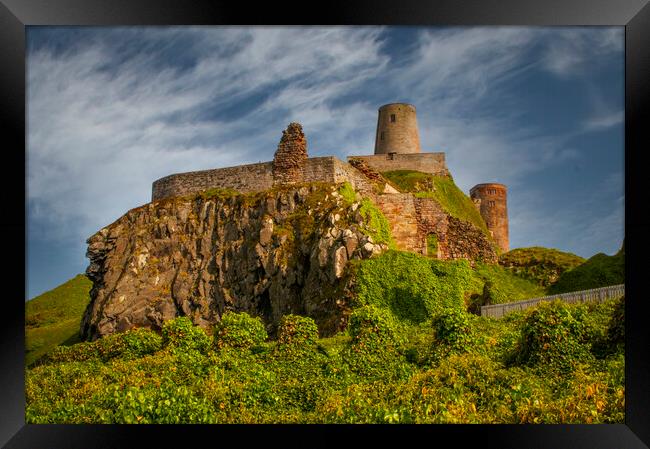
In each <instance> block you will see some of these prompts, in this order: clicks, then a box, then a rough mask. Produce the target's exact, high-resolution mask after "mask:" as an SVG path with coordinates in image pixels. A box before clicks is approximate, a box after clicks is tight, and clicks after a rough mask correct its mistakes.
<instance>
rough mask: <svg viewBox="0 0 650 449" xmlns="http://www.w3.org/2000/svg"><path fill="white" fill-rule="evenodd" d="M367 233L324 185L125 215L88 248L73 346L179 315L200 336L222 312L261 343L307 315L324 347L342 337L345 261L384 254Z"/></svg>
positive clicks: (161, 204) (176, 201)
mask: <svg viewBox="0 0 650 449" xmlns="http://www.w3.org/2000/svg"><path fill="white" fill-rule="evenodd" d="M359 199H360V198H359V197H357V200H359ZM367 226H368V225H367V224H366V223H364V222H363V216H362V214H361V213H360V211H359V203H358V202H351V201H349V200H344V199H343V198H342V196H341V195H340V194H339V193H338V191H337V187H336V186H334V185H327V184H305V185H295V186H283V187H276V188H274V189H271V190H268V191H265V192H261V193H255V194H238V193H236V192H231V191H224V190H213V191H208V192H205V193H203V194H200V195H196V196H192V197H177V198H170V199H165V200H161V201H157V202H153V203H150V204H147V205H145V206H142V207H140V208H137V209H133V210H131V211H129V212H128V213H126V214H125V215H124V216H122V217H121V218H120V219H118V220H117V221H115V222H114V223H113V224H111V225H109V226H107V227H105V228H103V229H102V230H100V231H99V232H97V233H96V234H95V235H93V236H92V237H90V238H89V239H88V252H87V257H88V258H89V259H90V265H89V267H88V269H87V271H86V273H87V275H88V277H89V278H90V279H91V280H92V281H93V288H92V290H91V302H90V304H89V306H88V308H87V309H86V311H85V313H84V317H83V320H82V328H81V332H82V337H83V338H84V339H96V338H98V337H101V336H104V335H107V334H111V333H114V332H121V331H124V330H127V329H129V328H132V327H150V328H153V329H159V328H160V327H161V326H162V324H163V321H165V320H168V319H171V318H174V317H176V316H179V315H185V316H188V317H190V318H191V319H192V321H193V322H194V323H195V324H197V325H200V326H202V327H204V328H206V329H210V328H211V326H212V325H213V324H214V323H215V322H217V321H218V320H219V317H220V316H221V315H222V314H223V313H224V312H225V311H226V310H235V311H245V312H248V313H249V314H251V315H254V316H260V317H261V318H262V319H263V320H264V322H265V323H266V325H267V330H268V331H269V332H270V333H271V334H273V333H274V332H275V329H276V327H277V325H278V323H279V320H280V318H281V316H282V315H284V314H288V313H296V314H301V315H307V316H310V317H312V318H314V320H315V321H316V323H317V324H318V326H319V330H320V333H321V335H322V336H326V335H331V334H333V333H335V332H336V331H338V330H339V329H342V328H343V327H344V326H345V317H346V311H347V304H346V291H347V282H348V280H347V279H346V276H345V268H346V265H347V263H348V261H349V260H351V259H361V258H367V257H370V256H371V255H373V254H375V253H378V252H381V251H383V250H384V249H386V245H385V244H379V243H374V242H373V241H372V238H370V237H369V236H368V235H367V232H366V230H365V228H366V227H367Z"/></svg>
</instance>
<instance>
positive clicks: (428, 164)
mask: <svg viewBox="0 0 650 449" xmlns="http://www.w3.org/2000/svg"><path fill="white" fill-rule="evenodd" d="M350 159H358V160H362V161H364V162H365V163H366V164H368V165H369V166H370V167H371V168H373V169H375V170H377V171H378V172H385V171H392V170H417V171H421V172H424V173H432V174H434V175H440V176H449V170H448V169H447V163H446V162H445V153H414V154H375V155H372V156H349V157H348V160H350Z"/></svg>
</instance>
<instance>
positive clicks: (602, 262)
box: [548, 249, 625, 295]
mask: <svg viewBox="0 0 650 449" xmlns="http://www.w3.org/2000/svg"><path fill="white" fill-rule="evenodd" d="M624 282H625V254H624V252H623V250H622V249H621V251H619V252H618V253H617V254H615V255H613V256H608V255H606V254H603V253H599V254H596V255H595V256H593V257H591V258H590V259H589V260H587V261H586V262H585V263H583V264H582V265H579V266H577V267H576V268H574V269H572V270H569V271H566V272H565V273H563V274H562V275H561V276H560V277H559V279H558V280H557V282H555V283H554V284H553V285H551V286H550V287H549V289H548V293H549V294H551V295H553V294H557V293H566V292H575V291H580V290H588V289H591V288H599V287H606V286H608V285H617V284H623V283H624Z"/></svg>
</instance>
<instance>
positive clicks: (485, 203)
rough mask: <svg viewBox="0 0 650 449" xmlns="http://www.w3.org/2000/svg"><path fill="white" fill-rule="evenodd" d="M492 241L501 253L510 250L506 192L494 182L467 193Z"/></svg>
mask: <svg viewBox="0 0 650 449" xmlns="http://www.w3.org/2000/svg"><path fill="white" fill-rule="evenodd" d="M469 195H470V196H471V197H472V200H474V203H475V204H476V205H477V207H478V209H479V212H480V213H481V216H482V217H483V220H485V224H486V225H487V228H488V230H489V231H490V233H491V234H492V237H494V241H495V242H496V244H497V245H498V246H499V248H501V250H502V251H503V252H507V251H508V250H509V248H510V240H509V236H508V206H507V199H508V192H507V189H506V186H504V185H503V184H498V183H494V182H490V183H486V184H477V185H475V186H474V187H472V189H471V190H470V191H469Z"/></svg>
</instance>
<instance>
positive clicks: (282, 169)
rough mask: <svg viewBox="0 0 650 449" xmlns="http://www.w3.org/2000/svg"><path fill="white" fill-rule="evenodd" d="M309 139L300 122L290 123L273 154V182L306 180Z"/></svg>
mask: <svg viewBox="0 0 650 449" xmlns="http://www.w3.org/2000/svg"><path fill="white" fill-rule="evenodd" d="M306 162H307V139H306V138H305V134H304V133H303V132H302V126H301V125H300V124H299V123H289V126H288V127H287V129H286V130H284V131H282V138H281V139H280V143H279V144H278V149H277V150H276V152H275V155H274V156H273V183H274V184H296V183H299V182H303V181H304V176H303V174H304V167H305V163H306Z"/></svg>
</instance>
